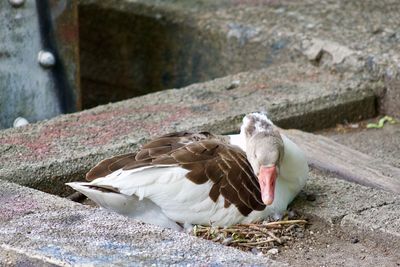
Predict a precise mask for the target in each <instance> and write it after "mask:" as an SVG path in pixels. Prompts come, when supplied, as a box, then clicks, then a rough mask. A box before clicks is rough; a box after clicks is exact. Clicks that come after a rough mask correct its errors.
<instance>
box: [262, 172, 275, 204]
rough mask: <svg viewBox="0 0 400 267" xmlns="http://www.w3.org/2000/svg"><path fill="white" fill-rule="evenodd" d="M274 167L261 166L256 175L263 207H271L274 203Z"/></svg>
mask: <svg viewBox="0 0 400 267" xmlns="http://www.w3.org/2000/svg"><path fill="white" fill-rule="evenodd" d="M276 176H277V172H276V166H275V165H274V166H271V167H266V166H261V167H260V172H259V174H258V182H259V183H260V187H261V199H262V201H263V202H264V204H265V205H271V204H272V202H274V196H275V182H276Z"/></svg>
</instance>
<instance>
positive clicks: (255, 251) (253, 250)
mask: <svg viewBox="0 0 400 267" xmlns="http://www.w3.org/2000/svg"><path fill="white" fill-rule="evenodd" d="M251 253H253V254H254V255H258V254H260V253H261V251H259V250H258V249H257V248H252V249H251Z"/></svg>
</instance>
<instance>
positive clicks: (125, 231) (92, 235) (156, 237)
mask: <svg viewBox="0 0 400 267" xmlns="http://www.w3.org/2000/svg"><path fill="white" fill-rule="evenodd" d="M0 202H1V203H2V205H1V207H0V265H1V266H27V265H28V266H87V265H91V266H93V265H95V266H138V265H140V266H143V265H146V266H150V265H157V266H159V265H162V266H167V265H180V266H182V265H185V266H187V265H189V266H190V265H197V266H198V265H207V266H209V265H213V266H214V265H217V266H243V265H247V266H248V265H251V266H287V265H286V264H285V263H279V262H276V261H273V260H270V259H268V258H265V257H259V256H256V255H253V254H251V253H245V252H242V251H240V250H237V249H234V248H229V247H225V246H222V245H219V244H216V243H213V242H211V241H206V240H202V239H199V238H196V237H193V236H189V235H187V234H185V233H179V232H175V231H172V230H168V229H162V228H160V227H156V226H152V225H147V224H144V223H141V222H138V221H135V220H131V219H128V218H126V217H123V216H120V215H118V214H115V213H112V212H108V211H106V210H101V209H98V208H90V207H88V206H83V205H80V204H75V203H73V202H71V201H69V200H66V199H63V198H59V197H56V196H53V195H49V194H46V193H43V192H40V191H36V190H33V189H29V188H26V187H21V186H18V185H15V184H12V183H8V182H4V181H0Z"/></svg>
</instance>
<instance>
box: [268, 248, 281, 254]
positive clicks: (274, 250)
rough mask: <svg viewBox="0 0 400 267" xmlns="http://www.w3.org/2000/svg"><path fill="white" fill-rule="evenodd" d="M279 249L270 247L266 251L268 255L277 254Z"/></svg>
mask: <svg viewBox="0 0 400 267" xmlns="http://www.w3.org/2000/svg"><path fill="white" fill-rule="evenodd" d="M278 252H279V250H278V249H277V248H271V249H270V250H268V251H267V254H270V255H276V254H278Z"/></svg>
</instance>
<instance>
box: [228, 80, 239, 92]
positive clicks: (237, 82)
mask: <svg viewBox="0 0 400 267" xmlns="http://www.w3.org/2000/svg"><path fill="white" fill-rule="evenodd" d="M239 84H240V80H235V81H232V82H231V84H230V85H229V86H228V87H226V90H232V89H235V88H236V87H238V86H239Z"/></svg>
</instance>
